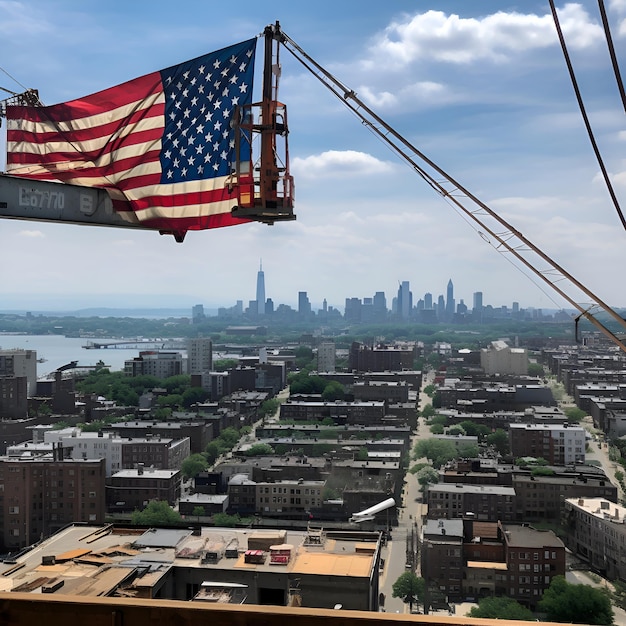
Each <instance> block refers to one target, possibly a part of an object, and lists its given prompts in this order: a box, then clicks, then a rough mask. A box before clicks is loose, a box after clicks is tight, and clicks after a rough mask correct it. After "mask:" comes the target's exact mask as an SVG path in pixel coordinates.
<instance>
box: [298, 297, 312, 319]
mask: <svg viewBox="0 0 626 626" xmlns="http://www.w3.org/2000/svg"><path fill="white" fill-rule="evenodd" d="M298 314H299V315H301V316H302V315H304V316H307V317H308V316H309V315H310V314H311V302H310V301H309V296H308V294H307V292H306V291H299V292H298Z"/></svg>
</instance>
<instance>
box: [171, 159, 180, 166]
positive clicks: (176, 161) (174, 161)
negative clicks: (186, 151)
mask: <svg viewBox="0 0 626 626" xmlns="http://www.w3.org/2000/svg"><path fill="white" fill-rule="evenodd" d="M172 165H173V166H174V167H178V165H179V161H178V159H177V158H176V159H174V160H173V161H172Z"/></svg>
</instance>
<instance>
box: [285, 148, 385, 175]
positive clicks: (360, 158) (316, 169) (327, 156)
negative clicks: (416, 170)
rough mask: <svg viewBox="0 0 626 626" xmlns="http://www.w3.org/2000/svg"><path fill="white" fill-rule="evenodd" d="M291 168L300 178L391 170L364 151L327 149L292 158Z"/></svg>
mask: <svg viewBox="0 0 626 626" xmlns="http://www.w3.org/2000/svg"><path fill="white" fill-rule="evenodd" d="M291 169H292V171H293V172H294V175H297V176H299V177H301V178H317V177H323V178H338V177H341V178H344V177H345V176H370V175H374V174H385V173H387V172H390V171H391V170H392V166H391V164H390V163H386V162H385V161H381V160H379V159H376V158H375V157H373V156H371V155H369V154H365V153H364V152H357V151H355V150H344V151H339V150H328V151H327V152H322V153H321V154H318V155H312V156H308V157H305V158H295V159H293V161H292V166H291Z"/></svg>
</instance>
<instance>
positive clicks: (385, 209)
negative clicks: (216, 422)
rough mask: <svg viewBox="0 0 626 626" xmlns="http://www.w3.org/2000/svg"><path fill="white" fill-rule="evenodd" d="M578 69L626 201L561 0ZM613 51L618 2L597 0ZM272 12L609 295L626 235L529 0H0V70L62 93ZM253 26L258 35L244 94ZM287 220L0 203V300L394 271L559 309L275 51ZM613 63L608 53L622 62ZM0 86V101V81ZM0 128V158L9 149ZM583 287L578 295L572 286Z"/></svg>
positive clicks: (598, 76) (538, 9) (144, 65)
mask: <svg viewBox="0 0 626 626" xmlns="http://www.w3.org/2000/svg"><path fill="white" fill-rule="evenodd" d="M556 6H557V10H558V13H559V19H560V21H561V25H562V28H563V31H564V35H565V38H566V41H567V44H568V49H569V53H570V55H571V59H572V64H573V67H574V70H575V73H576V78H577V81H578V85H579V88H580V91H581V94H582V96H583V99H584V102H585V107H586V110H587V113H588V115H589V119H590V123H591V126H592V128H593V130H594V133H595V136H596V141H597V144H598V146H599V149H600V151H601V153H602V157H603V159H604V162H605V165H606V168H607V170H608V172H609V174H610V176H611V180H612V183H613V185H614V188H615V192H616V195H617V197H618V198H619V199H620V200H624V199H626V188H625V187H626V162H625V160H624V148H625V147H626V116H625V114H624V109H623V106H622V102H621V99H620V95H619V91H618V88H617V85H616V81H615V78H614V75H613V71H612V68H611V64H610V59H609V56H608V52H607V46H606V40H605V38H604V33H603V30H602V28H601V20H600V15H599V12H598V4H597V2H596V1H595V0H583V1H580V2H567V3H564V2H557V4H556ZM606 6H607V12H608V16H609V21H610V25H611V33H612V36H613V40H614V44H615V46H616V49H617V55H618V59H619V60H620V62H621V61H623V60H624V59H625V58H626V0H606ZM276 21H279V22H280V25H281V28H282V30H283V31H284V32H285V33H286V34H287V35H288V36H289V37H290V38H291V39H292V40H294V41H295V42H296V43H297V44H298V45H299V46H300V48H302V49H303V50H304V51H305V52H306V53H307V54H308V55H309V56H310V57H312V58H313V59H315V61H317V62H318V63H319V64H320V65H321V66H322V67H324V68H325V69H326V70H327V71H329V72H330V73H331V74H332V75H333V76H335V77H336V78H337V79H339V80H340V81H341V82H342V83H343V84H344V85H346V86H347V87H348V88H350V89H352V90H354V91H355V92H356V93H357V94H358V96H359V98H361V99H362V100H363V101H364V102H365V104H366V105H367V106H368V107H370V108H371V109H372V110H373V111H375V113H376V114H377V115H378V116H379V117H381V118H382V119H383V120H384V121H385V122H386V123H387V124H389V125H391V126H392V127H393V128H394V129H395V130H396V131H397V132H398V133H399V135H401V136H402V137H404V138H405V139H406V140H407V141H409V142H410V143H411V144H413V145H414V146H415V147H417V148H418V149H419V150H420V152H422V153H424V154H425V155H426V156H427V157H428V158H429V159H430V160H431V161H433V162H434V163H436V164H437V165H438V166H439V167H441V168H442V169H444V170H445V171H446V172H448V173H449V174H450V175H451V176H452V177H454V178H455V179H456V180H457V181H459V182H460V183H461V184H462V185H463V186H464V187H465V188H467V189H468V190H469V191H470V192H471V193H472V194H474V195H475V196H477V197H478V198H479V199H480V200H481V201H482V202H484V203H486V204H487V205H488V206H489V207H491V208H492V209H493V210H494V211H495V212H496V213H498V214H499V215H500V216H502V217H503V218H504V219H505V220H506V221H507V222H509V223H510V224H511V225H512V226H513V227H514V228H515V229H517V230H518V231H520V232H522V233H523V234H524V236H525V237H527V238H528V239H529V240H530V241H531V242H533V243H534V244H535V245H536V246H537V247H538V248H539V249H540V250H542V251H543V252H544V253H545V254H547V255H548V256H549V257H551V258H552V259H554V260H555V261H556V262H557V263H558V264H559V265H560V266H561V267H563V268H564V269H565V270H566V271H568V272H569V273H570V274H572V275H573V276H574V277H575V278H576V279H577V280H578V281H579V282H580V283H582V284H583V285H585V286H586V287H587V288H588V289H589V290H591V291H592V292H593V293H594V294H596V295H597V296H598V297H599V298H601V299H603V300H604V301H605V302H607V303H609V304H610V305H612V306H625V305H626V294H625V293H624V288H623V286H622V283H621V278H622V272H623V270H622V268H623V267H624V266H625V265H626V232H625V231H624V229H623V228H622V226H621V223H620V220H619V218H618V215H617V212H616V210H615V208H614V205H613V203H612V201H611V199H610V196H609V194H608V192H607V189H606V187H605V185H604V182H603V180H602V178H601V176H600V168H599V166H598V162H597V160H596V158H595V156H594V153H593V150H592V147H591V144H590V141H589V139H588V136H587V133H586V130H585V127H584V124H583V119H582V117H581V114H580V111H579V108H578V105H577V102H576V99H575V96H574V91H573V88H572V84H571V82H570V78H569V75H568V72H567V67H566V64H565V60H564V57H563V53H562V51H561V47H560V45H559V43H558V39H557V36H556V30H555V27H554V22H553V19H552V16H551V13H550V7H549V3H548V2H547V1H541V2H536V1H534V0H524V1H523V2H522V1H521V0H520V1H517V2H515V1H510V2H509V1H507V0H500V1H499V2H493V1H486V0H472V2H467V0H465V1H463V0H457V1H454V0H449V1H448V0H438V1H437V2H435V1H433V0H410V1H409V0H395V1H394V2H387V3H368V4H367V8H366V9H365V8H364V4H363V2H356V1H353V0H342V1H341V2H329V1H328V0H317V1H316V2H293V1H290V2H287V1H284V2H283V1H272V0H266V1H264V2H259V1H258V0H257V1H255V2H251V1H248V0H240V1H239V2H238V3H237V4H236V5H230V4H229V3H216V2H205V1H204V0H185V2H182V3H179V4H178V5H173V4H172V3H171V2H163V1H161V0H150V1H149V2H148V1H136V2H128V1H125V2H121V1H119V0H109V1H108V2H80V1H78V0H0V40H1V41H2V52H1V53H0V87H3V88H5V89H10V90H12V91H16V92H19V91H22V90H23V89H24V88H26V87H28V88H36V89H38V90H39V96H40V99H41V100H42V101H43V102H44V103H45V104H55V103H58V102H64V101H67V100H72V99H76V98H79V97H81V96H84V95H88V94H91V93H94V92H97V91H99V90H102V89H105V88H107V87H111V86H113V85H117V84H120V83H122V82H125V81H127V80H129V79H132V78H135V77H137V76H141V75H143V74H147V73H149V72H153V71H157V70H159V69H162V68H166V67H169V66H171V65H174V64H177V63H181V62H183V61H186V60H188V59H191V58H194V57H197V56H200V55H202V54H205V53H207V52H211V51H213V50H218V49H220V48H223V47H225V46H228V45H231V44H233V43H237V42H239V41H243V40H246V39H249V38H251V37H254V36H257V35H260V34H261V33H262V32H263V29H264V27H265V26H267V25H268V24H273V23H275V22H276ZM262 56H263V43H262V38H260V39H259V44H258V48H257V67H258V71H257V79H256V83H255V87H254V89H255V94H257V98H256V99H260V89H261V72H260V70H261V65H260V64H261V61H262ZM280 61H281V78H280V85H279V99H280V100H281V101H282V102H284V103H285V104H286V105H287V111H288V120H289V131H290V132H289V153H290V164H291V172H292V174H293V176H294V179H295V187H296V203H295V213H296V215H297V219H296V221H292V222H284V223H277V224H275V225H273V226H268V225H265V224H261V223H250V224H243V225H238V226H235V227H229V228H221V229H214V230H205V231H198V232H190V233H188V235H187V237H186V239H185V241H184V243H182V244H180V243H176V242H175V241H174V240H173V238H172V237H169V236H160V235H159V234H158V233H156V232H142V231H140V232H135V231H130V232H129V231H128V230H127V229H115V228H98V227H85V226H71V225H62V224H43V223H40V222H29V221H20V220H0V250H1V251H2V259H3V263H2V264H0V311H1V310H73V309H81V308H88V307H94V306H97V307H116V308H120V307H128V308H133V307H145V306H152V307H180V308H185V307H191V306H192V305H193V304H204V306H205V307H208V308H214V307H218V306H226V307H228V306H233V305H234V304H235V302H236V301H237V300H243V301H244V304H246V305H247V303H248V301H249V300H253V299H254V298H255V294H256V292H255V290H256V274H257V270H258V269H259V264H260V263H261V261H262V264H263V270H264V272H265V286H266V295H267V296H268V297H270V298H272V300H273V301H274V303H275V305H277V304H280V303H285V304H289V305H291V306H297V301H298V292H299V291H306V292H307V293H308V295H309V299H310V300H311V302H312V305H313V307H314V308H319V307H320V306H321V304H322V301H323V300H324V299H326V301H327V303H328V305H330V306H336V307H338V308H340V309H343V306H344V303H345V298H347V297H358V298H365V297H372V296H373V295H374V293H375V292H377V291H384V292H385V294H386V296H387V304H388V306H389V307H390V306H391V300H392V298H393V297H394V296H395V295H396V293H397V290H398V284H399V282H401V281H405V280H408V281H410V286H411V291H412V292H413V299H414V301H417V300H418V299H419V298H421V297H423V295H424V293H426V292H429V293H432V294H433V297H434V299H436V298H437V296H438V295H439V294H444V295H445V293H446V285H447V283H448V280H450V279H451V280H452V282H453V284H454V296H455V298H456V300H457V302H458V301H459V300H460V299H464V301H465V303H466V304H468V305H469V306H470V307H471V305H472V294H473V292H475V291H482V292H483V301H484V303H485V304H492V305H494V306H502V305H507V306H509V307H510V306H511V304H512V302H513V301H517V302H519V303H520V306H522V307H536V308H545V309H554V308H560V307H563V306H567V307H568V308H569V305H568V304H567V303H566V302H565V300H563V299H562V298H561V297H560V296H559V295H558V294H556V292H554V291H553V290H552V289H551V288H550V287H548V286H546V285H544V284H543V283H540V281H538V280H537V279H536V278H535V279H530V278H529V277H528V271H527V270H525V271H521V270H520V269H519V267H517V266H516V264H515V263H514V262H512V261H511V259H510V257H507V256H506V255H503V254H501V253H500V252H498V251H497V250H495V249H494V246H493V245H490V243H489V242H487V241H486V239H487V238H486V237H485V236H484V234H482V235H481V233H480V232H478V231H479V230H480V229H478V228H476V227H473V226H471V225H470V224H469V223H468V220H467V218H465V219H464V218H463V217H462V216H461V215H460V213H459V212H458V211H456V210H454V208H453V207H451V206H450V204H449V203H448V202H446V201H445V200H444V199H443V198H442V197H441V196H440V195H438V194H437V193H435V192H434V191H433V189H431V187H430V186H429V185H428V184H426V183H425V182H424V180H423V179H422V178H421V177H420V176H419V175H418V174H416V173H415V172H414V171H413V170H412V169H411V168H410V167H409V166H408V165H407V164H406V162H404V161H403V160H401V159H400V158H399V157H398V156H397V155H396V154H394V153H393V152H391V151H390V150H389V148H388V147H387V146H386V145H385V144H384V143H383V142H381V140H380V139H379V138H377V137H376V136H375V135H374V134H373V133H372V132H370V131H369V130H368V129H367V128H366V127H365V126H364V125H363V124H362V123H361V122H360V120H358V119H357V118H356V117H355V116H354V115H353V114H352V113H351V112H350V111H349V110H348V109H347V108H346V107H345V106H344V105H343V103H342V102H341V101H340V100H339V99H338V98H336V97H335V96H334V95H333V94H331V93H330V92H329V91H328V90H327V89H325V88H324V87H323V85H322V84H321V83H320V82H319V81H318V80H317V79H316V78H315V77H314V76H313V75H312V74H311V73H310V72H308V70H306V69H305V68H303V66H302V65H301V63H300V62H299V61H298V60H297V59H295V58H294V57H293V55H292V54H291V53H290V52H289V51H288V50H286V49H284V48H282V49H281V51H280ZM623 71H625V72H626V67H625V68H623ZM2 93H3V92H0V98H1V97H3V96H2V95H1V94H2ZM4 133H5V127H4V126H3V127H2V128H0V171H2V170H3V169H4V167H5V158H4V153H5V150H6V146H5V134H4ZM581 301H582V298H581Z"/></svg>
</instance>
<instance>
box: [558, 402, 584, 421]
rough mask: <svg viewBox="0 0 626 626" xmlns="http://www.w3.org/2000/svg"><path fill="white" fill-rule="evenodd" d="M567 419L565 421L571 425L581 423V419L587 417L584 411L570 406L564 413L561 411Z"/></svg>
mask: <svg viewBox="0 0 626 626" xmlns="http://www.w3.org/2000/svg"><path fill="white" fill-rule="evenodd" d="M563 413H565V415H566V417H567V421H568V422H571V423H572V424H578V423H579V422H580V421H582V419H583V417H585V416H586V415H587V413H586V412H585V411H583V410H582V409H579V408H578V407H577V406H570V407H568V408H567V409H565V411H563Z"/></svg>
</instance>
